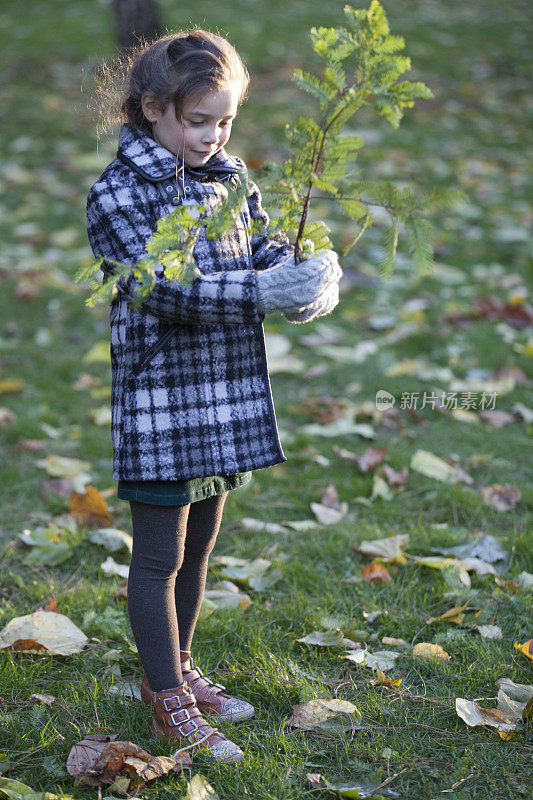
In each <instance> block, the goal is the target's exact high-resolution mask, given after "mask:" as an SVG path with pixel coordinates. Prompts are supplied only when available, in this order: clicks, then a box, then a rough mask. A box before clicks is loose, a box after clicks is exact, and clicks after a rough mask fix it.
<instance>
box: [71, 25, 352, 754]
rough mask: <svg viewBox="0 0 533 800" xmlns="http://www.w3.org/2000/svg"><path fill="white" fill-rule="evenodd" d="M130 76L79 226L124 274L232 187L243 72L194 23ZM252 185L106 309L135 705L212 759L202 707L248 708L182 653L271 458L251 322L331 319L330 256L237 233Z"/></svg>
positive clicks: (333, 260) (217, 711) (236, 174)
mask: <svg viewBox="0 0 533 800" xmlns="http://www.w3.org/2000/svg"><path fill="white" fill-rule="evenodd" d="M127 77H128V83H127V92H126V96H125V98H124V99H123V103H122V107H121V112H122V117H121V118H122V120H123V121H125V122H124V124H123V125H122V128H121V130H120V137H119V147H118V153H117V158H116V159H115V160H114V161H113V162H112V163H111V164H110V165H109V166H108V167H107V168H106V169H105V170H104V172H103V174H102V175H101V177H100V178H99V180H98V181H97V182H96V183H95V184H94V186H93V187H92V189H91V191H90V192H89V196H88V203H87V220H88V222H87V226H88V234H89V240H90V243H91V246H92V249H93V251H94V253H95V255H96V256H101V255H103V256H107V257H109V258H113V259H118V260H121V261H125V262H127V263H130V264H134V263H136V262H137V261H138V259H140V258H142V257H143V255H145V243H146V241H147V239H148V238H149V237H150V236H151V234H152V233H153V232H154V231H155V229H156V226H157V221H158V220H159V219H160V218H161V217H162V216H165V215H166V214H168V213H170V212H171V211H172V210H173V209H174V207H175V206H177V205H179V204H181V203H186V204H191V205H195V204H197V205H202V206H203V207H204V208H205V209H206V210H207V211H206V213H210V211H212V210H213V209H215V208H216V207H217V205H218V204H220V203H221V202H222V201H223V199H224V197H225V196H227V189H226V184H227V183H229V182H231V181H233V182H235V181H239V180H243V179H244V176H245V170H246V168H245V166H244V163H243V162H242V161H241V160H240V159H238V158H236V157H232V156H229V155H228V154H227V153H226V152H225V150H224V145H225V144H226V143H227V142H228V140H229V137H230V133H231V125H232V122H233V120H234V118H235V116H236V114H237V109H238V106H239V104H240V102H241V101H242V99H243V95H244V93H245V91H246V88H247V85H248V75H247V72H246V69H245V67H244V65H243V64H242V62H241V60H240V58H239V56H238V54H237V52H236V51H235V50H234V48H233V47H232V46H231V45H230V44H229V43H228V42H227V41H226V40H225V39H223V38H221V37H220V36H217V35H215V34H212V33H208V32H206V31H203V30H194V31H193V32H190V33H179V34H177V35H172V36H166V37H164V38H161V39H158V40H157V41H155V42H153V43H152V44H150V45H147V46H145V47H144V48H142V49H141V50H140V51H138V52H137V53H136V54H135V55H134V56H133V57H132V59H131V62H130V64H129V67H128V73H127ZM250 187H251V189H250V194H249V197H248V202H247V204H246V207H245V208H243V212H242V214H241V219H240V220H239V222H238V223H237V224H235V226H234V228H233V230H232V231H231V232H230V233H229V234H227V235H224V236H222V237H221V238H220V239H217V240H216V241H213V240H208V239H207V238H206V237H205V234H204V235H200V236H199V238H198V241H197V244H196V246H195V250H194V257H195V261H196V264H197V269H196V273H195V280H194V281H193V283H192V284H191V286H190V287H188V288H184V287H183V286H182V285H181V284H180V283H179V282H169V281H168V280H167V279H166V278H165V276H164V274H163V267H162V266H161V267H160V268H159V269H156V281H155V287H154V290H153V292H152V294H151V295H150V296H149V298H148V299H146V300H145V301H144V302H143V304H142V306H141V307H139V308H137V309H133V308H131V307H130V305H131V304H130V302H129V301H130V300H131V298H132V292H133V289H134V286H135V279H134V277H133V276H131V277H130V278H128V280H124V279H122V280H121V281H120V282H119V284H118V287H117V289H118V291H117V294H116V296H115V297H114V300H113V302H112V303H111V307H110V325H111V367H112V426H111V431H112V442H113V465H114V468H113V478H114V479H116V480H118V496H119V497H120V498H122V499H125V500H129V502H130V508H131V516H132V526H133V554H132V559H131V567H130V575H129V581H128V613H129V617H130V622H131V627H132V631H133V635H134V638H135V642H136V644H137V647H138V651H139V658H140V661H141V664H142V666H143V669H144V677H143V681H142V687H141V690H142V698H143V700H144V701H145V702H146V703H148V704H150V705H152V706H153V715H154V716H153V720H152V731H153V733H155V734H156V735H160V736H162V735H164V736H167V737H170V738H172V739H174V740H175V742H176V744H177V746H178V748H177V749H180V750H182V749H188V748H192V747H194V748H197V747H201V749H202V750H203V751H204V753H205V754H207V755H208V756H209V757H210V758H212V759H216V760H223V761H236V760H238V759H239V758H241V757H242V756H243V752H242V750H241V749H240V748H239V747H238V746H237V745H236V744H234V743H233V742H232V741H230V740H229V739H228V738H227V737H225V736H223V735H222V734H221V733H220V732H218V731H217V729H216V728H213V727H211V725H210V724H209V723H208V721H207V720H206V719H205V718H204V717H203V712H208V713H209V714H211V715H214V716H215V717H218V718H220V719H221V720H233V721H236V720H243V719H248V718H250V717H252V716H253V714H254V709H253V706H252V705H251V704H250V703H248V702H246V701H244V700H240V699H238V698H235V697H231V696H230V695H229V694H228V693H227V692H226V691H225V687H224V686H221V685H220V684H217V683H213V682H212V681H210V680H209V679H208V678H207V677H205V676H204V675H203V674H202V673H201V671H200V670H199V669H197V668H195V666H194V664H193V661H192V658H191V644H192V638H193V633H194V628H195V624H196V620H197V617H198V613H199V610H200V605H201V602H202V596H203V592H204V587H205V580H206V573H207V564H208V558H209V554H210V552H211V550H212V548H213V546H214V544H215V539H216V537H217V533H218V530H219V527H220V522H221V517H222V511H223V507H224V503H225V500H226V498H227V495H228V492H229V491H231V490H232V489H235V488H236V487H238V486H242V485H243V484H245V483H247V482H248V481H249V480H250V479H251V471H252V470H254V469H262V468H265V467H268V466H271V465H273V464H277V463H280V462H283V461H285V460H286V458H285V456H284V454H283V451H282V448H281V444H280V441H279V437H278V432H277V427H276V419H275V414H274V407H273V404H272V396H271V392H270V384H269V379H268V372H267V361H266V355H265V345H264V336H263V326H262V321H263V318H264V315H265V314H267V313H270V312H274V311H281V312H284V313H285V314H286V316H287V318H289V319H290V320H291V321H293V322H304V321H306V320H309V319H313V318H314V317H316V316H319V315H322V314H326V313H329V312H330V311H331V310H332V309H333V308H334V307H335V305H336V304H337V302H338V283H339V280H340V276H341V270H340V267H339V265H338V260H337V257H336V254H335V253H334V252H333V251H326V252H322V253H321V254H319V255H317V256H314V257H313V258H311V259H310V260H308V261H306V262H304V263H302V264H298V265H295V264H294V258H293V250H292V248H291V246H290V245H289V244H288V243H287V241H284V240H281V239H271V238H267V236H266V235H260V231H259V232H258V231H257V227H256V226H254V233H253V235H250V233H249V229H250V226H251V222H252V220H253V221H259V222H260V223H262V226H263V227H264V228H265V229H266V226H267V225H268V217H267V215H266V213H265V212H264V211H263V209H262V207H261V198H260V194H259V190H258V189H257V187H256V186H255V184H253V183H251V184H250ZM104 272H105V275H106V276H108V275H109V274H111V272H112V268H111V267H110V266H107V267H104Z"/></svg>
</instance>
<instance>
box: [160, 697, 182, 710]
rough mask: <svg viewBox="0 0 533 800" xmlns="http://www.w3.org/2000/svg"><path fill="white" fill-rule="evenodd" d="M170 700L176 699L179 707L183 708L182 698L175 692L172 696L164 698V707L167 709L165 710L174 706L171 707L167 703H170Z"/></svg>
mask: <svg viewBox="0 0 533 800" xmlns="http://www.w3.org/2000/svg"><path fill="white" fill-rule="evenodd" d="M169 700H176V701H177V703H178V708H181V700H180V698H179V697H178V695H177V694H173V695H172V697H165V698H163V708H164V709H165V711H172V708H169V707H168V706H167V703H168V701H169Z"/></svg>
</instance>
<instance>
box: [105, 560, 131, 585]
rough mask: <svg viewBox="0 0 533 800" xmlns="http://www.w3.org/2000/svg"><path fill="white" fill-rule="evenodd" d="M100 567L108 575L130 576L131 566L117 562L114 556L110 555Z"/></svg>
mask: <svg viewBox="0 0 533 800" xmlns="http://www.w3.org/2000/svg"><path fill="white" fill-rule="evenodd" d="M100 569H102V570H103V571H104V572H106V573H107V574H108V575H119V576H120V577H121V578H126V579H127V578H128V575H129V572H130V568H129V566H128V565H127V564H117V562H116V561H115V559H114V558H113V557H112V556H108V557H107V558H106V560H105V561H104V563H103V564H100Z"/></svg>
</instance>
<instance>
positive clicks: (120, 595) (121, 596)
mask: <svg viewBox="0 0 533 800" xmlns="http://www.w3.org/2000/svg"><path fill="white" fill-rule="evenodd" d="M113 597H115V598H116V599H117V600H127V599H128V581H122V583H121V584H120V586H119V587H118V589H117V591H116V592H113Z"/></svg>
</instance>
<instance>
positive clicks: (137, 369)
mask: <svg viewBox="0 0 533 800" xmlns="http://www.w3.org/2000/svg"><path fill="white" fill-rule="evenodd" d="M177 327H178V326H177V325H172V327H170V328H169V329H168V331H167V332H166V333H164V334H163V335H162V336H160V337H159V339H158V340H157V342H156V343H155V344H153V345H152V346H151V347H150V348H149V349H148V350H147V351H146V353H145V354H144V355H143V357H142V358H141V360H140V361H138V362H137V364H135V366H134V367H133V369H132V375H134V376H135V377H136V376H137V375H139V374H140V373H141V372H142V371H143V369H144V368H145V367H146V366H147V365H148V364H149V363H150V361H151V360H152V359H153V358H154V356H155V355H156V354H157V353H158V352H159V351H160V350H161V348H162V347H163V345H164V344H165V342H166V341H167V340H168V339H170V337H171V336H172V334H173V333H174V332H175V331H176V328H177Z"/></svg>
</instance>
